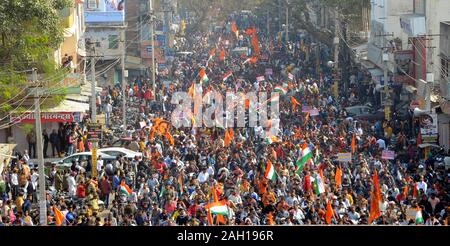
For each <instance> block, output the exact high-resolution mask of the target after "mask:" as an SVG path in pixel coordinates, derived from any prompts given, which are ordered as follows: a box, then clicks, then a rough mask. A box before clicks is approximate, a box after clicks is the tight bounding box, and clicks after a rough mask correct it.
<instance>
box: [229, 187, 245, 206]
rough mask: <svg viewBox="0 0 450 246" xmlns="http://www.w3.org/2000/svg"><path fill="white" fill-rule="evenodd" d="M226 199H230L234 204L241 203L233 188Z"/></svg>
mask: <svg viewBox="0 0 450 246" xmlns="http://www.w3.org/2000/svg"><path fill="white" fill-rule="evenodd" d="M228 200H229V201H232V202H233V203H234V205H241V204H242V198H241V196H240V195H239V194H237V192H236V191H235V190H233V191H232V192H231V195H229V196H228Z"/></svg>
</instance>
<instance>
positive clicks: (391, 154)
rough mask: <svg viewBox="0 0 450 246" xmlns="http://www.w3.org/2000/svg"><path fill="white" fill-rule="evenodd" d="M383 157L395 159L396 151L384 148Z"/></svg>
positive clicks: (384, 158)
mask: <svg viewBox="0 0 450 246" xmlns="http://www.w3.org/2000/svg"><path fill="white" fill-rule="evenodd" d="M381 159H383V160H394V159H395V151H392V150H383V152H381Z"/></svg>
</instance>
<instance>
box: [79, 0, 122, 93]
mask: <svg viewBox="0 0 450 246" xmlns="http://www.w3.org/2000/svg"><path fill="white" fill-rule="evenodd" d="M84 7H85V24H86V34H85V39H86V52H87V56H88V57H90V56H96V58H95V59H96V63H95V66H96V73H97V74H96V77H97V83H98V85H99V86H102V85H107V84H115V83H120V82H121V77H122V74H121V73H122V70H121V66H120V62H121V57H122V55H123V54H124V52H125V37H124V36H125V32H124V31H125V0H104V1H100V0H85V2H84ZM88 60H89V59H88ZM88 67H89V65H88Z"/></svg>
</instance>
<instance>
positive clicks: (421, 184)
mask: <svg viewBox="0 0 450 246" xmlns="http://www.w3.org/2000/svg"><path fill="white" fill-rule="evenodd" d="M427 187H428V185H427V183H426V182H425V181H424V178H423V176H420V182H418V183H417V189H419V190H423V191H422V194H423V193H424V192H425V191H427Z"/></svg>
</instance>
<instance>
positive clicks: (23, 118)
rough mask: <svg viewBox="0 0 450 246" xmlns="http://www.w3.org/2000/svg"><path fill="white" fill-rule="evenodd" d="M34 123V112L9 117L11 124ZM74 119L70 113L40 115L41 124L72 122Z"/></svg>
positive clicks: (44, 113)
mask: <svg viewBox="0 0 450 246" xmlns="http://www.w3.org/2000/svg"><path fill="white" fill-rule="evenodd" d="M35 121H36V118H35V113H34V112H26V113H23V114H17V115H12V116H11V122H14V123H16V122H20V123H34V122H35ZM73 121H74V117H73V113H71V112H56V113H47V112H42V113H41V122H42V123H45V122H73Z"/></svg>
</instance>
